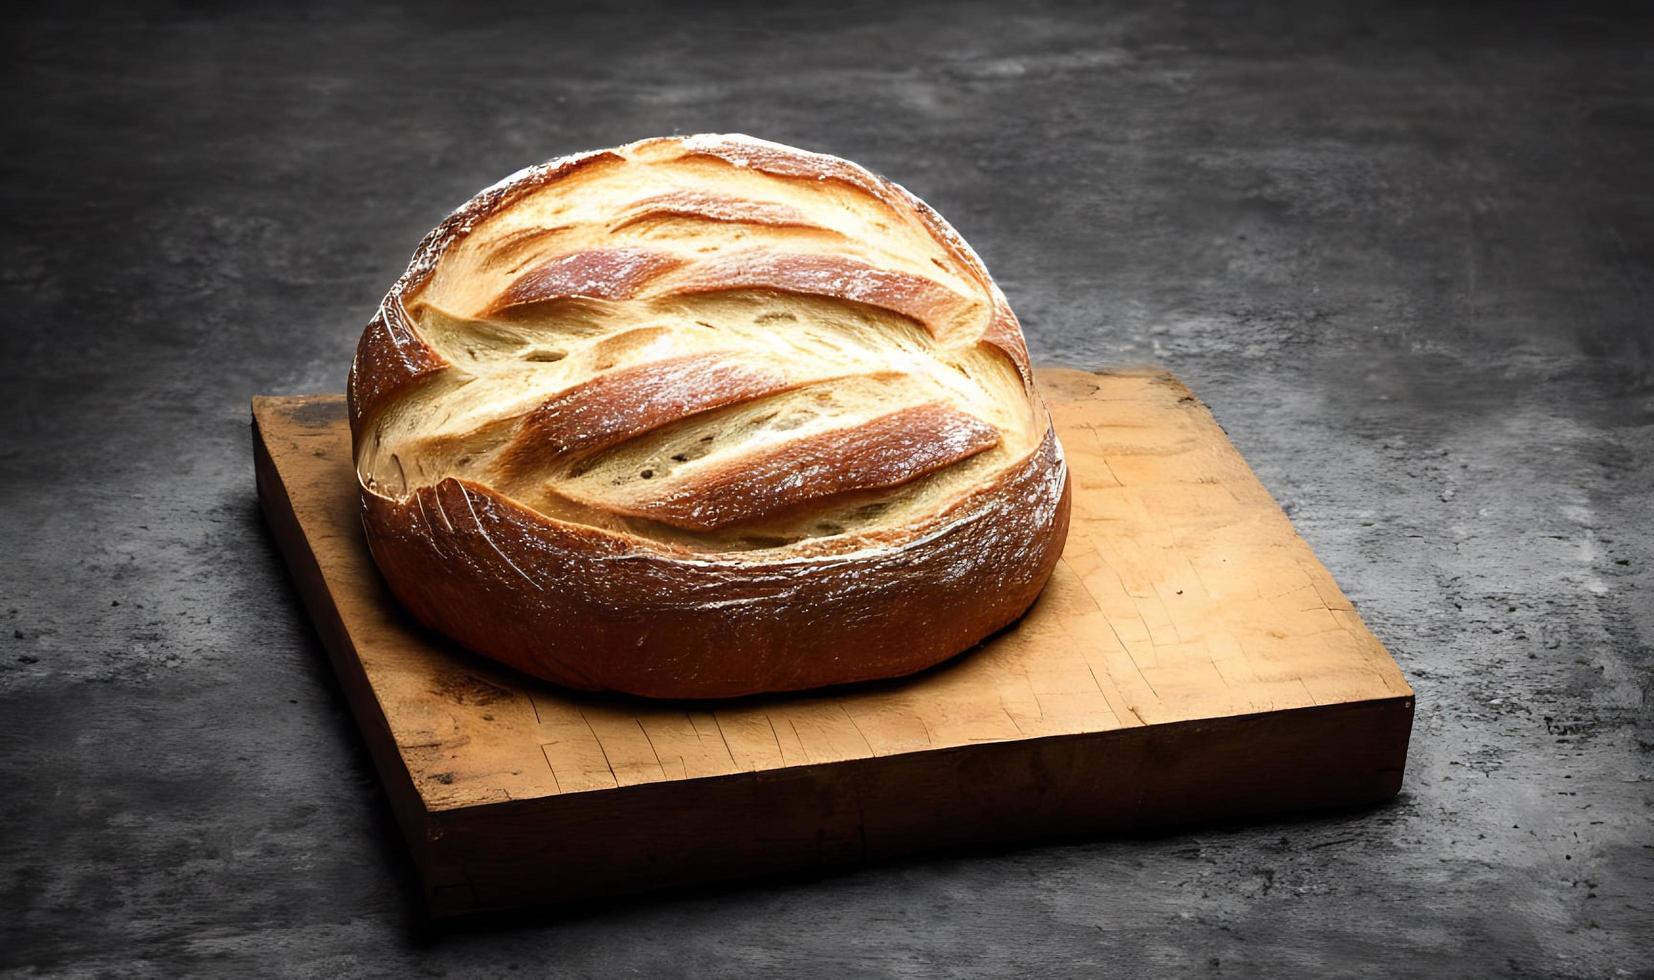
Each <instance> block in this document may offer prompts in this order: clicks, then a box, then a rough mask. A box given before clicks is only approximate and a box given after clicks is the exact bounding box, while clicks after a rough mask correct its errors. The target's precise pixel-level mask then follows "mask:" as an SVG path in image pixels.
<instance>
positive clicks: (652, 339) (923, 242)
mask: <svg viewBox="0 0 1654 980" xmlns="http://www.w3.org/2000/svg"><path fill="white" fill-rule="evenodd" d="M797 153H798V151H792V150H786V149H782V148H777V147H774V145H773V144H765V143H761V142H758V141H752V140H745V139H732V138H723V137H717V138H702V139H695V138H691V139H683V140H679V139H663V140H652V141H647V142H644V143H639V144H633V145H631V146H628V147H624V148H621V149H619V150H616V151H609V152H604V153H601V154H597V155H593V156H588V157H584V158H581V159H579V160H578V161H575V162H572V163H567V164H563V165H562V166H561V167H559V168H558V169H561V170H562V171H564V172H563V173H561V174H560V175H559V176H558V177H557V178H556V179H553V180H548V181H546V182H544V183H543V184H541V185H539V186H538V187H536V188H534V189H533V190H529V191H527V192H524V193H522V194H521V195H519V196H518V197H517V198H516V199H515V200H514V201H513V202H512V203H511V205H510V207H508V208H505V209H502V210H499V211H496V212H495V213H493V214H492V215H489V216H487V217H485V218H483V219H481V220H480V221H478V222H477V223H476V224H475V225H474V226H473V227H471V228H470V229H469V230H468V232H467V233H466V234H465V236H464V237H463V238H460V239H458V240H457V241H455V242H454V243H453V244H452V246H451V247H449V248H448V249H447V250H446V252H445V254H444V256H443V258H442V260H441V262H439V263H437V264H436V265H435V267H434V269H432V270H431V274H430V277H429V279H428V281H426V282H424V283H423V284H422V285H421V286H420V287H419V288H417V289H414V290H410V291H409V292H408V293H406V294H404V295H403V296H402V297H400V305H401V306H402V308H401V309H395V308H394V307H393V308H392V309H391V310H389V311H386V312H387V316H386V317H385V319H387V320H395V321H398V322H397V323H396V327H397V328H398V329H400V330H402V331H405V332H407V333H409V334H412V335H415V336H418V337H420V338H423V340H424V342H425V343H426V344H427V345H428V346H429V355H430V356H429V360H430V361H431V362H432V367H433V368H434V369H433V370H430V371H429V372H427V373H426V374H425V375H424V376H423V377H422V379H421V383H420V384H419V385H418V386H417V389H416V390H412V391H407V392H406V393H403V394H401V396H400V397H398V398H397V399H396V400H395V401H394V403H392V404H389V405H386V406H384V408H383V410H382V411H380V412H378V413H377V415H376V417H375V418H373V419H372V421H371V422H370V427H369V430H368V432H367V438H366V439H365V440H364V442H363V444H362V445H363V448H362V452H361V454H360V457H359V460H358V463H359V468H360V472H361V476H362V478H363V480H364V482H365V483H366V485H367V486H368V487H369V488H370V489H372V490H373V491H375V492H378V493H382V494H385V495H388V496H392V497H404V496H406V495H407V494H409V493H410V492H411V491H412V489H414V488H416V487H420V486H430V485H433V484H435V483H437V482H438V481H440V480H441V479H443V478H445V477H455V478H459V479H468V480H473V481H476V482H479V483H482V484H485V485H488V486H490V487H492V488H494V489H495V490H496V491H498V492H499V493H501V494H503V495H505V496H507V497H509V498H511V499H512V500H514V501H517V502H519V503H521V504H523V505H524V506H527V507H529V508H532V509H534V510H537V511H539V512H541V513H543V514H545V515H547V516H549V517H554V518H557V519H561V520H566V521H571V522H577V523H582V524H588V525H592V526H596V527H602V528H608V529H614V530H623V531H625V532H627V533H630V534H634V535H639V536H642V537H647V538H651V539H655V540H657V541H660V542H662V543H663V544H670V545H674V546H678V547H682V548H686V549H690V550H695V551H719V552H723V551H740V550H747V549H760V548H776V547H785V546H788V545H793V544H797V543H800V542H806V541H808V540H810V539H815V538H822V537H835V536H844V535H857V536H859V535H874V536H877V535H878V533H879V532H880V531H881V530H882V529H885V528H891V527H904V526H907V525H910V524H912V523H913V522H914V521H915V520H917V519H920V518H922V517H923V516H925V515H927V514H931V513H935V512H936V511H938V510H940V509H942V508H944V507H945V506H946V505H947V504H949V503H951V502H953V501H954V500H956V499H957V498H958V497H959V496H960V495H961V494H962V493H964V492H966V491H968V489H969V488H971V487H973V486H975V485H976V484H978V483H979V482H980V481H981V480H982V479H983V478H984V476H985V475H986V474H991V473H993V472H995V471H998V470H1003V469H1005V468H1006V467H1008V466H1010V465H1012V464H1014V463H1016V462H1018V461H1020V460H1021V459H1023V458H1024V457H1026V456H1027V455H1028V453H1029V452H1030V451H1031V450H1032V449H1033V448H1034V447H1035V445H1036V444H1037V443H1038V441H1039V439H1040V437H1041V436H1042V435H1043V432H1044V426H1045V420H1044V418H1043V415H1042V413H1041V412H1040V411H1039V406H1038V402H1037V401H1036V400H1035V399H1033V398H1032V397H1031V396H1030V395H1029V393H1028V391H1027V385H1028V379H1027V376H1026V366H1025V362H1024V358H1025V355H1024V354H1023V351H1022V349H1021V345H1020V335H1019V333H1017V332H1016V330H1015V325H1014V320H1012V321H1011V323H1010V328H1011V329H1010V330H1009V331H1008V330H1007V329H1006V325H1004V324H1003V323H998V322H996V321H1000V320H1003V319H1004V318H1006V317H1008V315H1009V311H1008V309H1006V307H1005V304H1004V300H1003V298H1002V297H1001V296H1000V295H999V294H998V291H997V289H995V288H994V286H993V284H992V283H991V281H989V280H988V279H987V277H986V273H985V272H984V271H983V270H982V268H981V264H980V262H979V261H978V260H977V259H976V257H975V256H974V255H973V254H972V253H971V252H970V251H969V249H968V248H966V247H965V246H964V245H963V243H962V242H960V241H959V240H958V239H957V237H956V236H953V235H952V234H951V233H943V234H939V233H938V232H939V230H940V229H942V228H945V226H941V225H940V223H939V222H938V221H937V220H936V219H935V218H934V217H933V215H932V214H931V213H930V212H929V210H928V209H926V208H924V207H923V206H922V205H917V202H916V201H915V199H913V198H912V197H911V196H910V195H907V194H905V193H904V192H902V191H900V190H899V189H898V188H895V187H894V186H893V185H890V184H888V183H887V182H884V181H881V180H879V179H878V178H875V177H873V176H872V175H870V174H868V173H866V172H865V171H862V170H860V168H856V167H853V166H852V165H849V164H845V163H843V162H842V161H834V162H833V163H832V164H830V165H825V166H818V167H817V168H814V172H809V173H798V172H795V171H797V170H798V169H799V168H798V167H796V166H788V164H789V163H790V162H791V161H792V160H793V158H794V156H795V155H796V154H797ZM822 159H823V160H826V159H830V158H822ZM996 328H997V332H996ZM1007 333H1009V336H1010V338H1012V340H1013V342H1012V343H1010V344H1007V343H1005V341H1006V339H1007V337H1006V335H1007ZM1007 348H1009V349H1007Z"/></svg>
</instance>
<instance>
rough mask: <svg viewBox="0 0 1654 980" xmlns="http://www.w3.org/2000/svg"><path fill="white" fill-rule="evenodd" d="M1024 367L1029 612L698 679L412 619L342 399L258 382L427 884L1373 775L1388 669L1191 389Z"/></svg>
mask: <svg viewBox="0 0 1654 980" xmlns="http://www.w3.org/2000/svg"><path fill="white" fill-rule="evenodd" d="M1039 375H1040V383H1041V386H1042V389H1043V391H1044V394H1045V398H1046V400H1047V402H1048V404H1049V405H1050V407H1051V411H1052V414H1053V415H1054V417H1055V418H1056V423H1057V430H1058V433H1059V435H1060V436H1061V438H1062V442H1063V446H1064V447H1065V449H1066V450H1067V453H1068V462H1069V466H1070V467H1071V471H1072V478H1073V481H1074V498H1073V499H1074V511H1073V527H1072V530H1071V531H1070V534H1069V538H1068V543H1067V546H1066V548H1065V550H1064V553H1063V559H1062V562H1061V563H1060V564H1059V565H1058V567H1057V570H1056V573H1055V574H1054V576H1053V577H1052V579H1051V582H1050V584H1049V585H1048V586H1047V588H1046V590H1045V592H1044V594H1043V595H1042V596H1041V598H1040V600H1039V601H1038V603H1037V604H1036V605H1035V606H1034V608H1033V610H1032V611H1031V612H1030V613H1029V614H1028V615H1027V616H1026V617H1024V618H1023V619H1022V621H1021V622H1020V623H1018V624H1017V625H1015V626H1013V627H1011V628H1010V629H1008V630H1006V631H1004V632H1002V633H1000V634H999V635H997V636H995V637H994V638H992V639H991V640H989V641H988V642H987V643H985V644H983V645H982V646H980V647H978V648H977V649H975V650H973V651H970V652H968V653H967V654H965V655H963V656H961V657H958V658H956V659H954V660H953V661H951V662H949V663H947V664H944V665H942V666H941V667H938V668H934V669H932V670H929V671H927V672H925V673H923V674H920V675H918V676H916V677H913V678H909V679H906V680H902V681H893V682H884V683H879V684H873V685H864V686H858V687H854V688H848V689H838V690H832V691H828V692H825V693H817V694H806V695H789V696H780V697H762V698H747V699H741V700H737V701H724V702H711V703H707V702H657V701H642V700H636V699H631V698H623V697H609V696H597V695H588V694H578V693H573V692H569V691H564V690H561V689H559V688H556V687H554V686H552V685H549V684H546V683H543V682H540V681H536V680H533V679H530V678H527V677H524V676H522V675H519V674H516V673H513V672H511V671H509V670H507V669H505V668H501V667H497V666H495V665H494V664H492V663H491V662H489V661H487V660H484V659H482V658H480V657H477V656H474V655H472V654H469V653H467V652H465V651H464V650H461V649H458V648H457V647H456V646H454V645H453V644H450V643H448V642H447V641H445V640H443V639H442V638H441V637H438V636H435V635H433V634H431V633H429V632H427V631H425V630H424V629H422V628H421V627H419V626H418V625H417V624H416V623H414V622H413V621H412V620H411V619H410V618H409V617H408V616H407V615H406V614H404V613H403V612H402V610H401V609H400V608H399V607H398V606H397V605H396V603H395V602H394V600H392V598H391V596H390V595H389V593H388V592H387V591H386V589H385V587H384V585H383V584H382V582H381V581H380V578H379V575H378V572H377V570H376V569H375V568H374V566H373V563H372V560H371V559H370V557H369V555H368V553H367V549H366V546H365V544H364V542H363V538H362V531H361V526H360V523H359V517H358V508H357V500H356V486H355V483H354V480H353V478H352V474H351V456H350V435H349V432H348V430H347V426H346V422H345V407H344V399H343V397H342V396H337V395H323V396H304V397H280V398H263V397H261V398H255V399H254V400H253V428H254V439H253V451H254V456H255V459H256V465H257V473H258V492H259V499H260V501H261V502H262V504H263V507H264V512H265V515H266V517H267V519H268V520H269V522H270V526H271V528H272V529H273V531H274V534H275V538H276V540H277V542H278V543H279V546H280V548H281V550H282V553H283V555H284V556H285V557H286V559H287V563H288V565H289V566H290V567H291V569H292V572H293V575H294V578H295V579H296V580H297V582H298V587H299V591H300V593H301V594H302V595H303V597H304V602H305V605H306V606H307V607H308V609H309V612H310V615H311V617H312V618H313V619H314V621H315V623H316V626H317V630H318V631H319V633H320V634H321V637H322V640H323V643H324V645H325V646H326V648H327V650H328V653H329V655H330V656H331V658H332V661H333V665H334V667H335V669H336V670H337V672H338V675H339V678H340V681H341V683H342V685H343V687H344V690H345V694H346V696H347V698H348V700H349V703H350V705H351V707H352V710H353V711H354V712H355V715H356V719H357V721H358V722H359V723H360V726H361V729H362V732H363V735H364V737H365V738H366V740H367V744H368V746H369V748H370V750H371V751H372V754H373V758H374V760H375V762H376V764H377V766H378V769H379V774H380V777H381V778H382V779H383V781H384V784H385V788H386V791H387V793H388V794H389V796H390V799H391V802H392V805H393V808H394V809H395V811H396V814H397V817H398V819H399V821H400V823H401V826H402V829H403V831H404V833H405V834H406V837H407V839H408V844H409V846H410V848H411V849H412V852H413V857H414V860H415V863H416V864H417V866H418V867H419V869H420V872H421V874H422V876H423V881H424V887H425V891H426V898H427V900H428V904H429V908H430V911H431V912H432V914H435V915H447V914H454V913H461V912H467V911H473V910H481V909H490V908H501V907H506V906H513V905H519V904H524V903H531V902H561V901H567V900H577V899H582V898H588V897H593V896H599V895H612V894H618V893H623V892H632V891H639V890H645V889H650V888H656V887H661V886H666V885H676V884H684V883H689V882H695V881H703V880H709V879H718V878H729V877H736V876H744V875H752V874H760V873H767V872H776V871H786V870H797V869H807V868H819V867H828V866H838V865H846V864H853V863H857V862H863V861H868V860H874V859H879V858H883V857H887V856H890V855H895V854H900V853H905V852H912V851H917V850H924V849H931V848H937V847H945V846H953V845H959V844H964V843H974V842H982V841H998V840H1011V839H1027V838H1030V837H1035V836H1041V835H1063V836H1072V835H1078V834H1096V833H1101V832H1105V831H1111V830H1120V829H1126V828H1145V827H1164V826H1173V825H1179V824H1189V823H1195V822H1210V821H1214V820H1219V819H1232V818H1236V817H1244V816H1251V815H1260V814H1266V813H1279V812H1285V811H1293V810H1302V809H1309V808H1323V807H1344V806H1351V805H1357V804H1365V803H1372V802H1376V801H1379V800H1384V799H1388V798H1389V797H1391V796H1393V795H1395V793H1396V792H1397V791H1398V790H1399V789H1400V786H1401V775H1402V767H1403V764H1404V762H1405V760H1406V755H1407V739H1408V734H1409V732H1410V730H1411V727H1412V717H1413V692H1412V691H1411V690H1410V689H1409V688H1408V686H1407V682H1406V680H1404V679H1403V677H1402V675H1401V672H1400V670H1398V669H1397V667H1396V665H1395V663H1394V661H1392V660H1391V659H1390V656H1389V655H1388V654H1387V653H1386V652H1385V650H1384V647H1383V646H1382V645H1381V644H1380V643H1379V642H1378V640H1377V639H1376V638H1374V636H1373V634H1372V633H1371V632H1369V631H1368V630H1367V628H1366V626H1365V625H1363V623H1362V622H1361V619H1360V617H1359V616H1357V615H1356V613H1355V610H1354V609H1352V608H1351V606H1350V602H1349V600H1348V599H1346V598H1345V597H1344V594H1343V593H1342V592H1341V591H1339V589H1338V586H1337V585H1336V584H1335V583H1334V582H1333V580H1332V576H1331V575H1330V574H1328V572H1327V570H1326V569H1325V568H1324V567H1322V565H1321V563H1320V562H1319V561H1317V560H1316V558H1315V556H1314V554H1312V553H1311V552H1310V549H1309V546H1308V545H1306V544H1305V543H1304V541H1303V539H1301V538H1300V537H1298V535H1297V533H1296V532H1295V531H1294V530H1293V528H1292V525H1291V523H1290V522H1289V521H1288V520H1287V518H1286V516H1285V515H1284V514H1283V513H1282V512H1281V510H1280V508H1279V507H1277V506H1276V505H1275V503H1274V501H1273V500H1271V499H1270V496H1269V494H1268V492H1267V491H1266V490H1264V488H1263V486H1262V485H1261V484H1259V483H1258V480H1257V478H1256V477H1254V476H1253V475H1252V472H1251V470H1250V469H1248V468H1247V465H1246V463H1245V461H1244V460H1242V459H1241V457H1240V454H1239V453H1238V452H1236V451H1235V448H1234V447H1233V446H1232V445H1230V443H1229V440H1228V439H1227V438H1226V437H1225V435H1224V433H1223V430H1222V429H1221V428H1219V427H1218V424H1217V423H1216V422H1215V421H1214V420H1213V418H1212V416H1211V414H1210V413H1209V412H1208V411H1207V409H1206V407H1205V406H1204V405H1202V404H1201V403H1200V402H1199V401H1198V400H1196V399H1195V397H1194V396H1193V395H1191V394H1190V393H1189V391H1188V389H1187V388H1185V387H1184V386H1183V385H1182V384H1181V383H1179V382H1178V381H1177V380H1176V379H1175V378H1173V377H1172V376H1170V375H1168V374H1164V373H1157V372H1152V371H1134V372H1108V373H1101V374H1090V373H1086V372H1082V371H1073V370H1066V369H1046V370H1042V371H1040V372H1039Z"/></svg>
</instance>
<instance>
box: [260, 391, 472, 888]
mask: <svg viewBox="0 0 1654 980" xmlns="http://www.w3.org/2000/svg"><path fill="white" fill-rule="evenodd" d="M286 400H287V399H278V398H272V397H268V396H266V397H256V398H254V399H253V404H252V426H251V432H252V440H253V471H254V480H255V483H256V486H257V493H258V501H259V509H260V511H261V512H262V513H263V514H264V520H265V523H266V524H267V525H268V527H269V529H270V536H271V537H272V538H273V539H274V540H275V543H276V548H277V550H278V551H279V552H280V553H281V556H282V559H283V562H284V563H285V564H286V566H287V569H288V573H289V575H290V576H291V579H292V582H293V587H294V589H295V590H296V591H297V592H298V594H299V598H300V600H301V601H302V602H303V603H304V607H305V611H306V612H308V613H309V616H310V622H311V624H312V625H313V627H314V628H315V630H316V635H317V637H318V638H319V639H320V640H321V645H322V649H323V650H324V651H326V653H327V658H328V661H329V663H331V664H332V666H333V673H334V676H335V677H337V678H338V681H339V686H340V688H341V689H342V691H343V693H344V696H345V700H346V701H347V702H348V703H349V704H350V709H351V710H350V713H351V715H352V716H353V717H354V718H355V720H356V727H357V730H358V731H360V732H361V735H362V741H363V742H364V743H365V744H366V745H367V749H368V755H369V757H370V758H371V759H372V761H373V765H374V768H375V769H377V770H378V773H379V778H380V781H381V784H382V785H383V786H384V788H385V795H386V796H387V797H388V799H389V801H390V805H391V812H392V813H393V814H394V815H395V817H396V822H397V825H398V826H399V827H400V828H401V830H402V836H403V839H404V840H405V841H406V842H407V845H408V849H409V852H410V855H411V856H412V858H413V861H414V864H415V865H416V867H418V869H419V872H420V878H421V880H422V882H423V883H424V887H425V891H426V897H427V899H429V898H430V895H431V887H432V882H441V881H442V880H444V877H445V876H444V874H443V872H444V870H445V869H443V868H442V867H441V866H440V861H439V860H438V855H437V853H436V852H435V851H434V850H433V849H432V847H431V828H430V821H429V816H430V814H429V811H428V810H427V809H426V807H425V803H424V800H423V798H422V797H421V796H420V794H419V791H418V789H417V787H416V786H415V785H414V781H413V776H412V774H411V773H409V771H408V768H407V765H406V763H405V762H404V761H403V759H402V755H401V752H400V751H399V750H398V748H397V745H396V739H395V737H394V736H393V735H392V734H391V729H390V722H389V721H388V720H387V719H386V717H385V714H384V711H383V710H382V709H381V708H380V705H379V699H378V697H377V695H375V694H374V692H373V686H372V684H371V683H370V682H369V681H368V677H367V673H366V671H365V670H364V669H363V667H362V663H361V660H360V659H359V658H358V657H357V656H356V651H355V646H354V644H352V642H351V639H350V632H349V630H348V629H347V628H346V626H345V624H344V620H343V619H342V618H341V617H340V615H339V610H338V607H337V606H336V605H335V604H334V602H333V598H332V596H331V595H330V594H329V593H328V589H327V584H326V580H325V578H324V577H323V574H322V570H321V566H320V564H319V563H318V562H317V560H316V555H315V552H313V551H312V550H311V548H310V543H309V540H308V539H307V538H306V537H305V534H304V530H303V528H302V527H300V525H299V520H298V515H297V514H295V513H294V511H293V502H292V499H291V498H290V497H289V495H288V492H287V485H286V484H285V483H284V482H283V481H282V479H281V475H280V473H279V472H278V470H277V468H276V463H275V460H274V459H273V458H271V456H270V451H269V448H268V446H267V444H266V442H265V439H264V434H263V431H262V429H261V427H260V425H259V419H260V416H261V415H262V414H263V412H264V411H266V410H269V409H270V407H271V405H272V403H275V402H278V401H286ZM450 876H451V875H450Z"/></svg>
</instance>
